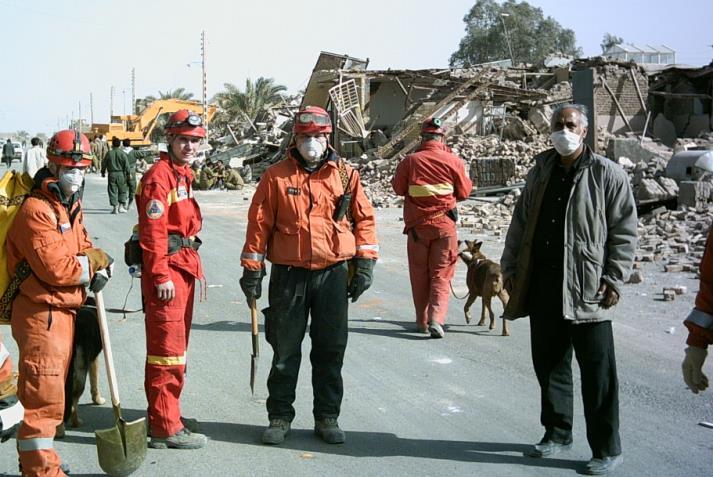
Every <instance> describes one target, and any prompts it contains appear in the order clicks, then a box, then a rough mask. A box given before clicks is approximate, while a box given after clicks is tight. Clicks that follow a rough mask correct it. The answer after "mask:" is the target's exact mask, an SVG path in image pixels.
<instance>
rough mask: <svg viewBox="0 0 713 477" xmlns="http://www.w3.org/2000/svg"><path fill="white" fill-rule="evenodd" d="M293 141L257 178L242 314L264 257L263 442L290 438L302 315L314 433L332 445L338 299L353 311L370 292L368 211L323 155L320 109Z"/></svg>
mask: <svg viewBox="0 0 713 477" xmlns="http://www.w3.org/2000/svg"><path fill="white" fill-rule="evenodd" d="M292 132H293V134H294V142H293V144H292V145H291V146H290V148H289V150H288V152H287V157H286V158H285V159H284V160H282V161H280V162H279V163H277V164H275V165H274V166H272V167H270V168H269V169H267V170H266V171H265V173H264V174H263V176H262V177H261V178H260V182H259V183H258V186H257V190H256V191H255V195H254V196H253V200H252V204H251V205H250V210H249V211H248V228H247V234H246V239H245V245H244V247H243V253H242V255H241V264H242V266H243V267H244V270H243V277H242V278H241V280H240V286H241V288H242V290H243V292H244V293H245V297H246V298H247V300H248V303H249V304H251V303H254V300H256V299H257V298H260V294H261V282H262V277H263V276H264V275H265V271H264V263H263V262H264V258H265V253H267V259H268V260H269V261H270V262H272V268H271V271H270V288H269V293H268V299H269V308H266V309H265V310H264V313H265V329H266V331H265V334H266V338H267V341H268V342H269V343H270V345H271V346H272V350H273V352H274V356H273V359H272V368H271V370H270V376H269V377H268V379H267V388H268V392H269V397H268V398H267V412H268V417H269V420H270V426H269V427H268V428H267V429H266V430H265V432H264V433H263V435H262V442H263V443H265V444H280V443H281V442H282V441H284V439H285V436H286V435H287V433H288V432H289V430H290V423H291V422H292V420H293V419H294V417H295V409H294V407H293V406H292V404H293V403H294V401H295V388H296V386H297V376H298V373H299V368H300V361H301V359H302V353H301V348H302V340H303V338H304V335H305V330H306V328H307V319H308V315H311V317H312V321H311V323H310V332H309V334H310V338H311V340H312V352H311V353H310V361H311V363H312V390H313V392H314V404H313V410H312V413H313V415H314V420H315V428H314V430H315V433H316V434H317V435H319V436H320V437H321V438H322V440H324V441H325V442H327V443H329V444H341V443H343V442H344V440H345V435H344V432H343V431H342V430H341V429H340V428H339V425H338V423H337V418H338V417H339V410H340V406H341V403H342V396H343V386H342V363H343V361H344V352H345V350H346V346H347V313H348V301H347V299H348V298H351V300H352V302H354V301H356V300H357V298H359V296H360V295H361V294H362V293H363V292H364V291H365V290H366V289H367V288H369V286H370V285H371V282H372V272H373V268H374V263H375V262H376V258H377V253H378V248H379V247H378V245H377V243H376V231H375V222H374V211H373V209H372V207H371V204H370V203H369V199H367V197H366V195H365V194H364V189H363V188H362V185H361V182H360V181H359V174H358V172H356V171H355V170H354V169H352V168H351V167H350V166H348V165H347V164H346V163H345V161H344V160H343V159H341V158H339V157H338V156H337V155H336V153H335V151H334V150H333V149H332V148H331V147H330V146H329V145H328V142H327V135H328V134H329V133H330V132H332V124H331V121H330V119H329V115H328V114H327V112H326V111H325V110H324V109H322V108H318V107H307V108H305V109H303V110H302V111H299V112H298V113H297V114H296V116H295V122H294V126H293V129H292ZM349 262H351V264H352V265H353V267H349ZM350 268H352V270H353V274H350V272H349V269H350Z"/></svg>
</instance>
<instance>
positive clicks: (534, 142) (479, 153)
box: [449, 134, 550, 187]
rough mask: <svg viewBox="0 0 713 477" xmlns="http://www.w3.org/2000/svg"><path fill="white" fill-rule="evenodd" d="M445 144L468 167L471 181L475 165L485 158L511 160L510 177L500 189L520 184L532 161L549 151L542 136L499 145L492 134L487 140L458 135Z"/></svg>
mask: <svg viewBox="0 0 713 477" xmlns="http://www.w3.org/2000/svg"><path fill="white" fill-rule="evenodd" d="M449 144H450V146H451V148H453V153H454V154H456V155H457V156H459V157H460V158H461V159H463V160H464V161H465V162H466V164H468V165H469V167H470V171H471V172H470V173H471V178H474V174H475V171H476V170H477V167H476V164H475V161H478V160H482V159H486V158H500V159H511V160H513V161H514V162H515V173H514V175H513V177H511V178H505V180H504V182H503V183H502V184H501V185H511V184H513V183H517V182H522V181H524V180H525V176H526V175H527V171H528V170H529V169H530V167H531V166H532V158H534V157H535V156H536V155H537V154H539V153H540V152H542V151H544V150H546V149H549V148H550V144H549V139H548V137H547V136H546V135H544V134H532V135H530V136H527V137H526V138H525V139H524V140H517V141H501V140H500V138H499V137H498V136H497V135H495V134H491V135H488V136H471V135H462V136H454V137H452V138H450V139H449ZM481 182H482V181H481ZM484 185H487V184H483V183H479V184H478V186H479V187H481V186H484Z"/></svg>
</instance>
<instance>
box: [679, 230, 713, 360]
mask: <svg viewBox="0 0 713 477" xmlns="http://www.w3.org/2000/svg"><path fill="white" fill-rule="evenodd" d="M700 274H701V282H700V288H699V289H698V295H696V305H695V308H694V309H693V310H692V311H691V313H690V314H689V315H688V318H686V321H684V322H683V323H684V325H686V328H688V332H689V333H688V339H687V340H686V343H687V344H689V345H690V346H697V347H699V348H706V347H708V345H709V344H713V228H711V230H710V232H708V240H707V242H706V250H705V252H704V253H703V259H702V260H701V269H700Z"/></svg>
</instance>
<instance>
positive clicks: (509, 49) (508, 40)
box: [500, 13, 515, 67]
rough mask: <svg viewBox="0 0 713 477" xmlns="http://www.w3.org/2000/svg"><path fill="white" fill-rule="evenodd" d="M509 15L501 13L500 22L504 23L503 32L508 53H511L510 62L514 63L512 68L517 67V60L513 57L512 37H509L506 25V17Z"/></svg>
mask: <svg viewBox="0 0 713 477" xmlns="http://www.w3.org/2000/svg"><path fill="white" fill-rule="evenodd" d="M509 16H510V14H509V13H501V14H500V20H502V22H503V30H505V41H507V43H508V51H509V52H510V61H511V62H512V66H513V67H514V66H515V58H513V56H512V46H511V45H510V35H508V27H507V26H506V25H505V17H509Z"/></svg>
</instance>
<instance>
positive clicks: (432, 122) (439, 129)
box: [421, 118, 446, 135]
mask: <svg viewBox="0 0 713 477" xmlns="http://www.w3.org/2000/svg"><path fill="white" fill-rule="evenodd" d="M423 133H428V134H442V135H445V134H446V128H445V127H444V126H443V121H442V120H441V118H428V119H426V120H425V121H424V122H423V124H422V125H421V134H423Z"/></svg>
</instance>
